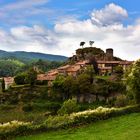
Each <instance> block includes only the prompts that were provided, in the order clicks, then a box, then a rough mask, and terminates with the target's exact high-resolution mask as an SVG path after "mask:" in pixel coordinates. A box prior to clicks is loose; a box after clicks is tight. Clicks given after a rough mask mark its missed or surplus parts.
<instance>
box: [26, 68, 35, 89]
mask: <svg viewBox="0 0 140 140" xmlns="http://www.w3.org/2000/svg"><path fill="white" fill-rule="evenodd" d="M36 80H37V72H36V70H35V69H34V68H30V69H29V70H28V72H27V81H28V82H29V83H30V85H31V86H34V85H35V83H36Z"/></svg>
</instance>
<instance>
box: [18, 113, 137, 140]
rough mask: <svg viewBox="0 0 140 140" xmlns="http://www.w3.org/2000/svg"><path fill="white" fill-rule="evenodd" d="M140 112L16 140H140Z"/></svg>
mask: <svg viewBox="0 0 140 140" xmlns="http://www.w3.org/2000/svg"><path fill="white" fill-rule="evenodd" d="M139 122H140V113H135V114H130V115H126V116H121V117H117V118H112V119H109V120H105V121H100V122H97V123H93V124H90V125H87V126H83V127H81V128H73V129H68V130H61V131H60V130H59V131H57V132H50V133H42V134H38V135H31V136H24V137H17V138H16V140H139V139H140V123H139Z"/></svg>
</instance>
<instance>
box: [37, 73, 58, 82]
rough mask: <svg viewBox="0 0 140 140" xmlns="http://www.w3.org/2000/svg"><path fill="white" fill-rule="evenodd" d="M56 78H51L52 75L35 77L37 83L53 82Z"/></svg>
mask: <svg viewBox="0 0 140 140" xmlns="http://www.w3.org/2000/svg"><path fill="white" fill-rule="evenodd" d="M55 78H56V76H52V75H47V74H38V75H37V80H39V81H45V80H46V81H53V80H55Z"/></svg>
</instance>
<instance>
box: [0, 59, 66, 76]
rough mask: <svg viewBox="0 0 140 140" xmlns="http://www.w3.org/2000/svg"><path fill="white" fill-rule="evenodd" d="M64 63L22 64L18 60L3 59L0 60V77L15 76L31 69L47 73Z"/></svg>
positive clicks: (38, 61) (37, 62)
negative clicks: (34, 68)
mask: <svg viewBox="0 0 140 140" xmlns="http://www.w3.org/2000/svg"><path fill="white" fill-rule="evenodd" d="M63 63H64V62H58V61H46V60H41V59H39V60H36V61H30V62H27V63H25V62H22V61H19V60H16V59H1V60H0V77H7V76H15V75H17V74H19V73H22V72H24V71H27V70H29V69H30V68H31V67H34V66H35V67H36V68H37V69H38V70H39V71H40V72H47V71H49V70H51V69H55V68H57V67H59V66H60V65H62V64H63Z"/></svg>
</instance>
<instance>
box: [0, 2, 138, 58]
mask: <svg viewBox="0 0 140 140" xmlns="http://www.w3.org/2000/svg"><path fill="white" fill-rule="evenodd" d="M139 3H140V2H139V0H133V1H131V0H77V1H76V0H1V1H0V42H1V44H0V49H3V50H7V51H16V50H24V51H35V52H43V53H51V54H61V55H66V56H71V55H72V54H73V53H74V52H75V49H77V48H78V47H79V42H80V41H86V42H87V44H86V46H88V41H89V40H94V41H95V46H96V47H101V48H102V49H103V50H105V49H106V48H108V47H112V48H113V49H114V51H115V55H117V56H120V57H122V58H124V59H125V58H126V59H131V60H133V59H138V58H139V57H140V54H139V53H138V51H140V44H139V43H140V42H139V41H138V38H139V35H140V6H139ZM86 46H85V47H86ZM128 54H129V57H128Z"/></svg>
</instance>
